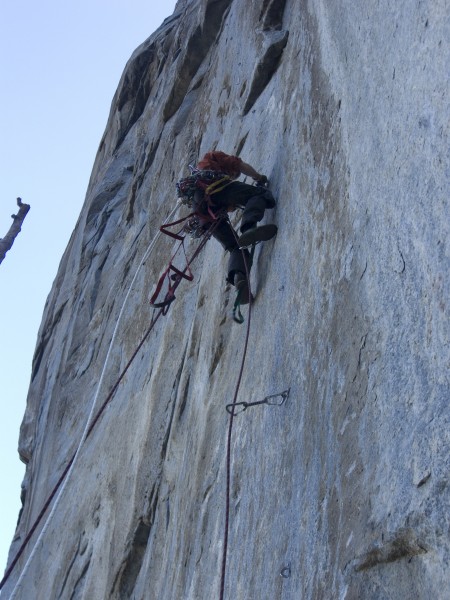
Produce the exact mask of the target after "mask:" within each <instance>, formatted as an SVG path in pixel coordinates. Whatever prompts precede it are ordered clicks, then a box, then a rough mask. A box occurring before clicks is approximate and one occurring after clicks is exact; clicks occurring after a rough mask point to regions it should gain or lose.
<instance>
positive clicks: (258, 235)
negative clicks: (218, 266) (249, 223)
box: [238, 223, 278, 248]
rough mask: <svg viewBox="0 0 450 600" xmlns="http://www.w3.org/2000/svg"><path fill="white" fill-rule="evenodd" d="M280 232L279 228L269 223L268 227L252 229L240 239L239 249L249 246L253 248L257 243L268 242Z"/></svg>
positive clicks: (262, 226)
mask: <svg viewBox="0 0 450 600" xmlns="http://www.w3.org/2000/svg"><path fill="white" fill-rule="evenodd" d="M277 231H278V227H277V226H276V225H274V224H273V223H269V224H268V225H261V227H252V228H251V229H247V231H244V233H243V234H242V235H241V236H240V237H239V238H238V243H239V248H246V247H247V246H252V245H253V244H256V243H257V242H266V241H267V240H270V239H271V238H273V237H274V236H275V235H276V234H277Z"/></svg>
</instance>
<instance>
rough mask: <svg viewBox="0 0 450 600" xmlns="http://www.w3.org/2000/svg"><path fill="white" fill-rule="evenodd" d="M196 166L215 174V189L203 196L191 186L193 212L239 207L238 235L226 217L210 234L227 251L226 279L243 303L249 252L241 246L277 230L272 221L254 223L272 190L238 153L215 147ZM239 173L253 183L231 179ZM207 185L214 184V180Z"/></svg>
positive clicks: (246, 298)
mask: <svg viewBox="0 0 450 600" xmlns="http://www.w3.org/2000/svg"><path fill="white" fill-rule="evenodd" d="M196 170H197V171H199V172H205V171H208V172H211V171H212V172H214V173H216V174H217V186H216V188H215V189H217V191H215V189H213V191H211V192H209V194H208V198H205V189H204V188H203V189H202V188H201V187H197V189H196V190H195V193H194V197H193V203H192V204H193V207H194V209H195V210H196V211H197V213H199V214H200V215H201V214H205V215H206V214H207V213H208V208H212V210H213V211H214V212H219V211H220V209H225V210H226V211H228V212H232V211H233V210H235V209H236V208H238V207H240V208H243V215H242V219H241V226H240V232H241V235H240V236H239V237H238V236H237V234H236V233H235V231H234V229H233V228H232V226H231V225H230V222H229V220H228V219H226V220H222V221H220V222H219V224H218V225H217V226H216V227H215V229H214V232H213V236H214V237H215V238H216V240H218V241H219V242H220V243H221V244H222V246H223V248H224V249H225V251H228V252H230V259H229V262H228V276H227V281H228V282H229V283H231V284H232V285H234V286H235V287H236V289H237V291H238V294H239V302H240V304H247V303H248V302H249V286H248V282H247V276H246V273H247V272H250V268H251V264H250V253H249V252H248V250H246V249H245V250H242V249H241V248H245V247H247V246H251V245H252V244H254V243H256V242H260V241H266V240H269V239H271V238H272V237H274V235H275V234H276V232H277V226H276V225H273V224H270V225H262V226H260V227H257V223H258V222H259V221H261V219H262V218H263V217H264V211H265V209H266V208H273V207H274V206H275V199H274V197H273V195H272V192H271V191H270V190H269V189H267V187H266V184H267V177H266V176H265V175H261V174H260V173H258V172H257V171H256V170H255V169H254V168H253V167H252V166H250V165H249V164H247V163H245V162H244V161H243V160H242V159H240V158H239V157H237V156H230V155H228V154H225V153H224V152H221V151H219V150H216V151H214V152H208V153H207V154H205V156H204V157H203V158H202V159H201V161H200V162H199V163H198V165H197V169H196ZM241 174H244V175H248V176H250V177H252V178H253V179H254V181H255V182H256V186H255V185H249V184H247V183H243V182H241V181H234V180H235V179H237V178H238V177H239V176H240V175H241ZM210 187H211V188H214V184H213V185H212V186H210ZM208 202H209V207H208ZM208 226H209V224H206V225H205V224H204V225H203V228H204V229H205V228H206V229H207V228H208ZM243 252H244V253H245V257H246V258H245V260H244V257H243ZM246 263H247V269H246Z"/></svg>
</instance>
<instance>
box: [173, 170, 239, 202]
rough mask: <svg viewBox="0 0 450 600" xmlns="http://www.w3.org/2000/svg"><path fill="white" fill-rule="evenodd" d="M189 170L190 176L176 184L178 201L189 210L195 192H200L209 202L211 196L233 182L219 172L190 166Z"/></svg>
mask: <svg viewBox="0 0 450 600" xmlns="http://www.w3.org/2000/svg"><path fill="white" fill-rule="evenodd" d="M189 168H190V171H191V174H190V175H189V176H188V177H183V179H180V180H179V181H178V182H177V184H176V188H177V193H178V198H179V200H180V201H181V202H182V203H183V204H185V205H186V206H188V207H189V208H192V206H193V203H194V196H195V192H196V191H197V190H202V191H203V192H204V194H205V198H206V200H207V202H209V198H210V197H211V196H212V194H217V193H218V192H221V191H222V190H224V189H225V188H226V187H227V185H229V184H230V183H231V182H232V181H233V180H232V178H231V177H230V176H229V175H227V174H226V173H221V172H220V171H208V170H202V169H197V168H195V167H192V166H191V165H189Z"/></svg>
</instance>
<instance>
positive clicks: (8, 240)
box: [0, 198, 30, 264]
mask: <svg viewBox="0 0 450 600" xmlns="http://www.w3.org/2000/svg"><path fill="white" fill-rule="evenodd" d="M17 206H18V207H19V212H18V213H17V215H11V218H12V220H13V224H12V225H11V227H10V228H9V231H8V233H7V234H6V235H5V237H4V238H0V264H1V263H2V262H3V259H4V258H5V256H6V253H7V252H8V250H11V248H12V245H13V244H14V240H15V239H16V237H17V236H18V235H19V233H20V230H21V229H22V223H23V222H24V219H25V217H26V216H27V213H28V211H29V210H30V205H29V204H25V203H24V202H22V199H21V198H17Z"/></svg>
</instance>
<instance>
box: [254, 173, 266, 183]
mask: <svg viewBox="0 0 450 600" xmlns="http://www.w3.org/2000/svg"><path fill="white" fill-rule="evenodd" d="M255 181H256V184H257V185H266V184H267V182H268V181H269V180H268V179H267V177H266V176H265V175H260V176H259V177H257V178H255Z"/></svg>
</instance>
